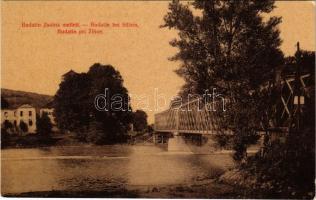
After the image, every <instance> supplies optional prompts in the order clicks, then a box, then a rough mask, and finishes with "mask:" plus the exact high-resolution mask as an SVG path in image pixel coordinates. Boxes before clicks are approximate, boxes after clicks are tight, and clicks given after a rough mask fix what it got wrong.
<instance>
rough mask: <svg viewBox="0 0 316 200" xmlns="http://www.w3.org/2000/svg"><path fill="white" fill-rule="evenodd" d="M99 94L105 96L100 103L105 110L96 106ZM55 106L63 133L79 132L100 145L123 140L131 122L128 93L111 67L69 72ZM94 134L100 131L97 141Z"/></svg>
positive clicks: (97, 66) (99, 65)
mask: <svg viewBox="0 0 316 200" xmlns="http://www.w3.org/2000/svg"><path fill="white" fill-rule="evenodd" d="M99 95H103V96H102V97H104V99H103V100H104V101H101V102H100V104H102V105H101V106H102V107H104V109H103V110H100V109H97V108H96V105H95V100H96V97H97V96H99ZM101 100H102V99H101ZM54 107H55V112H54V115H55V118H56V122H57V125H58V127H59V128H60V129H61V130H67V131H73V132H76V133H77V135H78V136H79V137H80V138H81V139H82V140H85V141H87V140H89V141H94V143H98V144H101V143H103V144H104V143H113V142H119V141H122V140H123V139H124V138H125V135H126V134H127V130H128V129H129V123H130V122H131V120H132V112H131V109H130V101H129V96H128V91H127V89H126V88H125V87H124V86H123V78H122V77H121V75H120V73H119V72H118V71H117V70H115V69H114V67H112V66H111V65H101V64H98V63H97V64H94V65H92V66H91V67H90V69H89V71H88V72H87V73H80V74H78V73H76V72H74V71H70V72H68V73H66V74H65V75H64V76H63V81H62V82H61V83H60V86H59V90H58V91H57V93H56V95H55V99H54ZM95 129H98V130H95ZM99 129H100V130H99ZM93 131H95V132H98V134H97V139H96V140H97V141H96V140H93V139H92V138H91V134H92V132H93ZM83 132H84V133H83ZM88 133H90V135H89V136H88ZM92 135H93V134H92Z"/></svg>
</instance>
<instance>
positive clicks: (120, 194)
mask: <svg viewBox="0 0 316 200" xmlns="http://www.w3.org/2000/svg"><path fill="white" fill-rule="evenodd" d="M241 191H242V190H240V189H239V188H236V187H233V186H230V185H227V184H220V183H217V182H216V181H215V180H214V179H210V180H205V181H203V182H201V183H195V184H192V185H186V184H181V185H166V186H128V187H127V188H118V189H115V190H106V191H40V192H25V193H15V194H14V193H10V194H2V195H3V196H5V197H65V198H67V197H77V198H80V197H81V198H85V197H89V198H242V197H243V194H242V192H241Z"/></svg>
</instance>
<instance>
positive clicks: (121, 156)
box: [1, 145, 233, 195]
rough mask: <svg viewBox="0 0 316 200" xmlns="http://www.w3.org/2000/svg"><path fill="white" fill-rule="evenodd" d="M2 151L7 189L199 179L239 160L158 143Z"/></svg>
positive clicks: (104, 187)
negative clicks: (155, 144) (234, 160)
mask: <svg viewBox="0 0 316 200" xmlns="http://www.w3.org/2000/svg"><path fill="white" fill-rule="evenodd" d="M1 152H2V153H1V154H2V158H1V159H2V163H1V168H2V178H1V179H2V180H1V181H2V184H1V185H2V186H1V187H2V188H1V189H2V194H3V195H6V194H19V193H26V192H41V191H75V192H76V191H78V192H79V191H106V190H115V189H118V188H127V189H130V188H137V187H147V188H148V187H151V188H152V187H161V186H168V185H185V184H194V183H195V182H200V181H203V180H209V179H212V178H214V177H215V176H217V175H218V174H220V173H222V172H223V170H225V169H227V168H228V167H230V166H232V165H233V162H232V159H231V156H230V155H229V154H214V153H206V154H205V153H203V154H194V153H192V152H168V151H167V150H166V148H161V147H157V146H154V145H109V146H64V147H61V146H55V147H46V148H30V149H5V150H2V151H1Z"/></svg>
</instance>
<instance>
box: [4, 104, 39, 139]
mask: <svg viewBox="0 0 316 200" xmlns="http://www.w3.org/2000/svg"><path fill="white" fill-rule="evenodd" d="M6 120H7V121H9V122H11V123H12V124H13V126H15V127H19V125H20V123H21V121H23V122H24V123H25V124H26V125H27V127H28V131H27V132H28V133H36V110H35V108H34V107H33V106H31V105H29V104H24V105H22V106H20V107H18V108H16V109H1V124H2V123H4V122H5V121H6Z"/></svg>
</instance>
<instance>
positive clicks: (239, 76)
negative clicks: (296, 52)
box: [162, 0, 283, 160]
mask: <svg viewBox="0 0 316 200" xmlns="http://www.w3.org/2000/svg"><path fill="white" fill-rule="evenodd" d="M273 8H274V0H263V1H259V0H250V1H235V0H230V1H220V0H209V1H204V0H195V1H194V2H193V3H189V4H188V5H183V4H181V3H180V2H179V1H178V0H174V1H173V2H172V3H170V4H169V12H168V13H167V14H166V16H165V17H164V21H165V24H164V25H163V26H162V27H168V28H169V29H176V30H178V38H176V39H174V40H172V41H171V42H170V44H171V46H173V47H176V48H178V49H179V52H178V53H177V54H176V55H175V56H173V57H172V58H171V60H174V61H181V62H182V65H181V66H180V68H179V69H177V70H176V73H177V74H178V75H179V76H181V77H182V78H184V80H185V85H184V86H183V88H182V91H181V92H180V95H181V96H182V97H183V98H184V99H187V97H186V95H188V94H198V95H201V96H202V95H203V94H204V93H205V92H206V91H207V90H209V91H212V89H213V88H216V89H217V90H218V91H220V93H221V94H222V95H223V96H225V98H226V99H227V100H228V101H226V107H227V109H226V110H227V111H226V112H216V113H214V115H215V116H214V117H213V119H214V120H216V121H214V123H216V127H218V132H219V135H224V136H225V137H226V135H225V131H227V130H230V131H232V132H233V138H232V143H233V148H234V150H235V152H236V153H235V156H234V158H235V159H236V160H242V159H243V158H244V157H245V156H246V149H247V146H248V145H249V144H251V143H254V142H255V141H256V140H257V138H258V135H257V131H256V130H257V129H258V125H260V124H262V126H264V127H267V126H268V123H266V122H265V123H263V122H264V121H263V120H262V119H263V118H264V115H265V113H266V112H265V109H266V108H267V105H269V103H270V102H269V98H267V97H268V96H269V95H271V92H272V91H271V90H267V92H262V86H263V85H266V84H267V82H269V81H271V80H273V79H274V75H275V71H276V70H277V69H278V67H279V66H280V65H282V63H283V54H282V52H281V50H280V49H279V47H280V44H281V39H280V37H279V34H280V32H279V30H278V28H277V25H278V24H279V23H280V22H281V18H279V17H270V18H269V19H267V20H266V21H265V20H264V19H263V14H266V13H270V12H271V11H272V10H273ZM193 10H195V11H197V12H195V11H194V12H193ZM196 13H201V14H200V15H198V14H196ZM259 111H260V112H259ZM219 138H220V137H219Z"/></svg>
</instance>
